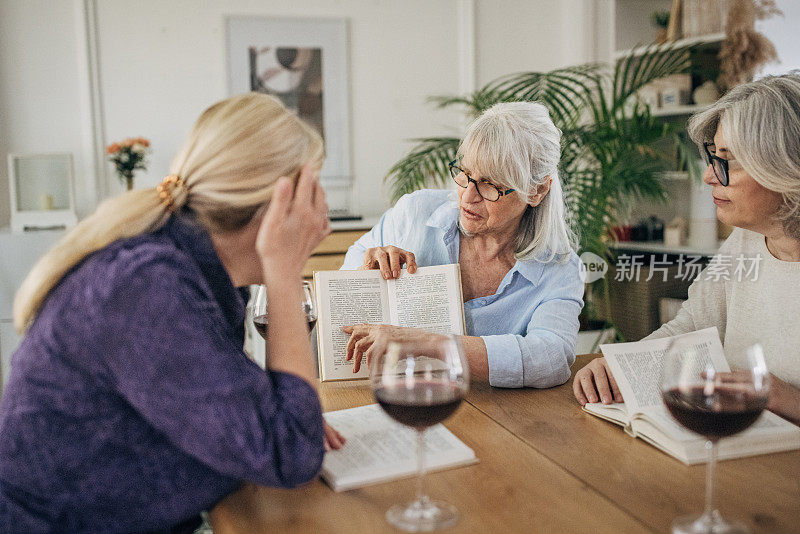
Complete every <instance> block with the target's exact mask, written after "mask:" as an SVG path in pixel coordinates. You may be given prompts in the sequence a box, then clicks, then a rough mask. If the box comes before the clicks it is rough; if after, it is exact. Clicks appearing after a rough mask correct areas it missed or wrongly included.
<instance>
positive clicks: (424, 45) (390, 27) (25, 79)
mask: <svg viewBox="0 0 800 534" xmlns="http://www.w3.org/2000/svg"><path fill="white" fill-rule="evenodd" d="M86 1H87V0H0V157H1V158H3V161H4V160H5V156H6V153H7V152H9V151H21V152H50V151H67V152H72V153H74V154H75V155H76V166H77V174H78V186H77V197H78V208H79V214H81V215H85V214H86V213H88V212H89V211H91V209H92V208H93V207H94V204H95V175H94V169H93V162H94V159H93V156H94V154H93V151H92V143H93V139H92V136H93V130H92V124H93V122H92V121H93V115H92V110H91V100H90V97H91V94H92V92H91V90H90V86H89V71H88V68H89V65H90V63H89V62H88V61H87V59H86V58H87V48H86V29H85V25H84V17H83V9H84V3H85V2H86ZM598 1H599V2H603V1H605V0H563V1H560V2H555V1H549V0H499V1H498V0H303V1H302V2H298V1H296V0H269V1H267V0H207V1H203V2H198V1H195V0H169V1H163V0H136V1H131V0H99V1H97V2H96V4H95V5H96V27H97V52H98V55H99V59H98V65H99V84H98V85H99V94H100V95H101V96H102V107H101V110H100V111H101V113H100V114H99V116H100V119H101V120H100V121H99V123H98V127H99V128H98V131H99V132H100V134H102V135H104V137H102V138H101V139H100V143H105V144H107V143H110V142H111V141H115V140H119V139H121V138H124V137H129V136H134V135H142V136H145V137H148V138H150V140H151V141H152V142H153V145H154V151H153V156H152V158H151V163H150V169H149V170H148V172H147V173H140V174H139V175H137V186H140V187H144V186H153V185H155V184H156V183H157V182H158V181H159V180H160V179H161V177H162V176H163V175H164V174H166V172H167V170H168V166H169V162H170V160H171V158H172V156H173V154H174V153H175V151H176V150H177V147H178V145H179V144H180V142H181V140H182V139H183V137H184V136H185V134H186V132H187V131H188V129H189V128H190V127H191V124H192V122H193V121H194V120H195V118H196V117H197V116H198V115H199V113H200V112H201V111H202V110H203V109H204V108H205V107H207V106H208V105H210V104H211V103H213V102H215V101H216V100H219V99H221V98H224V97H226V96H227V89H226V65H225V53H226V51H225V40H224V39H225V26H224V24H225V17H226V16H227V15H232V14H236V15H259V16H262V15H263V16H293V17H344V18H347V20H348V24H349V41H350V42H349V57H350V70H351V81H350V86H351V100H350V107H351V121H350V130H351V143H350V144H351V150H352V163H353V167H352V168H353V174H354V175H355V180H356V189H357V200H358V207H359V208H360V211H361V212H362V213H363V214H364V215H374V214H377V213H380V212H381V211H383V210H384V209H385V208H386V207H387V206H388V188H386V187H385V186H384V183H383V176H384V175H385V173H386V171H387V170H388V168H389V167H390V166H391V165H392V164H393V163H394V162H395V161H397V160H398V159H399V158H400V157H402V155H404V153H405V152H406V151H407V150H408V148H409V147H410V146H411V145H410V144H409V143H408V142H407V141H406V140H407V139H409V138H414V137H420V136H427V135H438V134H456V135H457V134H458V133H459V131H460V128H461V126H462V118H461V115H460V110H458V109H450V110H438V109H436V108H435V107H433V106H431V105H429V104H427V103H426V101H425V100H426V98H427V97H428V96H430V95H438V94H456V93H459V92H460V90H461V88H462V87H465V86H468V85H469V82H470V81H472V80H469V78H470V77H474V81H475V82H476V83H478V84H483V83H485V82H487V81H489V80H490V79H492V78H494V77H496V76H500V75H503V74H507V73H509V72H514V71H521V70H545V69H550V68H554V67H559V66H563V65H566V64H573V63H582V62H585V61H588V60H591V59H595V47H594V46H593V39H594V37H593V35H594V20H593V17H594V12H595V8H596V5H597V4H596V2H598ZM88 3H89V4H90V5H91V4H94V2H92V1H89V2H88ZM469 12H472V13H474V20H475V29H474V34H473V35H472V36H471V37H472V39H464V35H461V33H463V31H464V30H463V29H462V26H461V22H460V20H463V17H461V15H463V14H464V13H469ZM470 42H472V44H473V45H474V46H475V50H474V55H472V56H471V55H470V54H469V53H467V54H466V55H465V49H464V47H465V46H469V45H470ZM465 57H466V58H467V59H471V58H474V63H475V64H474V65H473V66H472V68H469V65H467V66H465V64H464V58H465ZM465 77H466V79H467V82H465ZM0 169H2V170H0V227H2V226H4V225H7V224H8V207H7V200H6V199H7V198H8V192H7V188H8V185H7V177H6V171H5V165H4V164H3V165H2V166H0ZM103 172H104V173H105V174H106V176H105V178H103V177H101V179H100V180H101V182H102V183H103V184H104V185H105V186H106V187H107V188H108V190H109V191H110V192H111V193H116V192H118V191H120V186H119V185H118V184H117V183H116V181H115V178H114V176H113V173H112V172H110V167H109V166H106V167H105V168H104V169H103ZM104 179H105V181H103V180H104Z"/></svg>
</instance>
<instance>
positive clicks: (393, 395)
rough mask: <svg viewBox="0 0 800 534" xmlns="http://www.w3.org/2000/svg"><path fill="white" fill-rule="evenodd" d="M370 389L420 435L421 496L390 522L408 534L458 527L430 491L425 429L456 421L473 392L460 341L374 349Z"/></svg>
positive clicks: (434, 338)
mask: <svg viewBox="0 0 800 534" xmlns="http://www.w3.org/2000/svg"><path fill="white" fill-rule="evenodd" d="M373 347H374V351H373V358H372V361H371V362H370V383H371V385H372V388H373V391H374V393H375V399H376V400H377V401H378V404H380V405H381V408H383V410H384V411H385V412H386V413H387V414H389V416H390V417H392V418H393V419H394V420H395V421H397V422H399V423H401V424H403V425H406V426H409V427H411V428H413V429H415V430H416V431H417V469H418V476H417V495H416V498H415V499H414V500H413V501H411V502H408V503H404V504H398V505H395V506H393V507H392V508H390V509H389V510H388V511H387V512H386V519H387V521H388V522H389V523H390V524H392V525H393V526H395V527H397V528H399V529H400V530H404V531H406V532H429V531H431V530H437V529H440V528H446V527H449V526H451V525H453V524H454V523H455V522H456V520H457V519H458V510H456V508H455V507H454V506H453V505H451V504H448V503H445V502H442V501H434V500H432V499H431V498H430V497H428V496H427V494H426V493H425V489H424V480H425V429H427V428H428V427H430V426H432V425H435V424H437V423H440V422H442V421H444V420H445V419H447V418H448V417H450V416H451V415H452V414H453V413H454V412H455V411H456V409H457V408H458V406H459V405H460V404H461V400H462V399H463V398H464V395H466V393H467V389H468V388H469V369H468V367H467V361H466V359H465V358H464V353H463V350H462V348H461V344H460V343H459V341H458V340H457V339H456V338H455V337H453V336H444V335H438V334H431V335H430V336H428V337H426V338H425V339H421V340H416V341H409V342H391V343H388V344H385V345H382V344H381V343H380V341H379V340H378V341H376V342H375V345H373Z"/></svg>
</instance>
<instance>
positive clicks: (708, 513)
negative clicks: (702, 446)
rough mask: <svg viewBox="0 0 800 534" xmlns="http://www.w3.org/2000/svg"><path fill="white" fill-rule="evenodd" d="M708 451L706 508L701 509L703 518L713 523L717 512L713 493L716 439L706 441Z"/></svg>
mask: <svg viewBox="0 0 800 534" xmlns="http://www.w3.org/2000/svg"><path fill="white" fill-rule="evenodd" d="M706 450H707V451H708V464H707V465H706V508H705V511H703V520H704V521H705V522H706V523H713V522H714V521H715V519H716V518H715V516H716V514H717V503H716V500H715V493H714V475H715V474H716V470H717V440H708V441H706Z"/></svg>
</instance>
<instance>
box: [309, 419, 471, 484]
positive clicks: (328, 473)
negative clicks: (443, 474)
mask: <svg viewBox="0 0 800 534" xmlns="http://www.w3.org/2000/svg"><path fill="white" fill-rule="evenodd" d="M324 417H325V420H326V421H327V422H328V424H330V425H331V426H333V427H334V428H336V430H338V431H339V432H340V433H341V434H342V435H343V436H344V437H345V439H346V440H347V442H346V443H345V445H344V447H342V448H341V449H339V450H338V451H337V450H334V451H328V452H327V453H326V454H325V460H324V462H323V464H322V478H323V479H325V480H326V481H327V482H328V483H329V484H330V485H331V487H333V489H334V490H335V491H342V490H347V489H351V488H356V487H362V486H366V485H368V484H374V483H376V482H382V481H387V480H393V479H396V478H401V477H404V476H409V475H413V474H416V470H417V436H416V430H413V429H411V428H409V427H406V426H403V425H401V424H400V423H397V422H396V421H394V420H393V419H391V418H390V417H389V416H388V415H386V413H384V411H383V410H382V409H381V407H380V406H379V405H377V404H369V405H367V406H359V407H358V408H350V409H347V410H339V411H336V412H328V413H325V414H324ZM475 461H476V459H475V453H474V452H473V451H472V449H470V448H469V447H467V446H466V445H465V444H464V443H463V442H462V441H461V440H459V439H458V438H457V437H456V436H454V435H453V433H452V432H450V431H449V430H447V428H445V427H444V426H443V425H441V424H438V425H434V426H432V427H430V428H429V429H428V430H426V431H425V460H424V462H425V468H426V470H436V469H443V468H445V467H453V466H456V465H464V464H467V463H474V462H475Z"/></svg>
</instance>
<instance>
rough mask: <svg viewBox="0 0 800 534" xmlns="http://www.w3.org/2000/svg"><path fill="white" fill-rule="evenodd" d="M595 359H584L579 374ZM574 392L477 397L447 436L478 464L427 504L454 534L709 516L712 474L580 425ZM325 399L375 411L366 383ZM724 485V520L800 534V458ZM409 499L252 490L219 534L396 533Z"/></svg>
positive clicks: (606, 427)
mask: <svg viewBox="0 0 800 534" xmlns="http://www.w3.org/2000/svg"><path fill="white" fill-rule="evenodd" d="M590 359H591V356H590V355H587V356H579V357H578V361H577V362H576V363H575V365H574V366H573V373H574V372H575V370H577V369H580V368H581V367H583V366H584V365H586V363H588V362H589V360H590ZM571 385H572V381H571V380H570V381H569V382H567V383H566V384H564V385H562V386H560V387H556V388H552V389H548V390H530V389H520V390H505V389H496V388H492V387H489V386H488V385H482V384H474V385H473V387H472V389H471V391H470V393H469V395H468V396H467V399H466V402H465V403H463V405H462V407H461V408H460V409H459V410H458V412H457V413H456V414H455V415H454V416H453V417H452V418H451V419H449V420H448V421H447V422H446V423H445V424H446V426H447V427H448V428H449V429H450V430H451V431H452V432H453V433H454V434H456V435H457V436H458V437H459V438H460V439H461V440H462V441H464V442H465V443H466V444H467V445H469V446H470V447H472V449H474V450H475V453H476V455H477V456H478V458H479V459H480V462H479V463H478V464H475V465H472V466H467V467H462V468H458V469H452V470H448V471H442V472H438V473H432V474H429V475H428V477H427V489H428V491H429V493H430V494H431V495H432V496H434V497H439V498H442V499H445V500H448V501H449V502H451V503H453V504H455V505H456V506H457V507H458V509H459V511H460V512H461V519H460V521H459V523H458V524H457V525H456V526H455V527H453V528H452V529H449V530H448V531H447V532H495V531H502V532H592V533H598V532H620V533H621V532H667V531H669V525H670V523H671V522H672V520H673V518H675V517H676V516H678V515H682V514H687V513H693V512H697V511H699V510H700V509H701V508H702V503H703V492H704V484H705V467H704V466H702V465H700V466H691V467H688V466H685V465H684V464H682V463H681V462H679V461H678V460H675V459H674V458H672V457H671V456H667V455H666V454H664V453H662V452H660V451H659V450H657V449H655V448H654V447H652V446H650V445H648V444H646V443H644V442H643V441H641V440H638V439H633V438H631V437H629V436H628V435H626V434H625V433H624V432H623V431H622V429H621V428H619V427H617V426H615V425H612V424H610V423H607V422H605V421H603V420H601V419H598V418H596V417H593V416H591V415H589V414H587V413H584V412H583V411H582V410H580V408H579V406H578V404H577V402H576V401H575V399H574V398H573V396H572V389H571ZM320 396H321V399H322V404H323V407H324V409H325V410H326V411H328V410H339V409H343V408H350V407H354V406H359V405H362V404H370V403H372V402H374V400H373V397H372V393H371V391H370V390H369V386H368V385H367V384H365V383H363V382H356V383H353V382H350V383H326V384H323V385H322V387H321V388H320ZM717 482H718V501H719V505H720V509H721V511H722V513H723V514H728V515H730V516H735V517H736V518H737V519H739V520H742V521H744V522H746V523H748V524H749V525H750V527H751V528H752V529H753V530H754V531H755V532H765V533H766V532H769V533H772V532H800V451H794V452H787V453H779V454H771V455H766V456H757V457H753V458H743V459H739V460H733V461H726V462H720V464H719V466H718V476H717ZM413 493H414V480H413V479H406V480H399V481H395V482H390V483H385V484H379V485H376V486H370V487H366V488H362V489H359V490H352V491H348V492H344V493H334V492H333V491H332V490H331V489H330V488H329V487H328V486H327V485H326V484H325V483H323V482H321V481H319V480H318V481H315V482H313V483H311V484H309V485H307V486H305V487H303V488H299V489H295V490H278V489H272V488H263V487H255V486H246V487H244V488H243V489H241V490H240V491H238V492H236V493H234V494H233V495H231V496H229V497H228V498H226V499H225V500H223V501H222V502H221V503H220V504H219V505H218V506H217V507H216V508H214V510H213V511H212V513H211V521H212V525H213V527H214V531H215V533H216V534H227V533H248V534H251V533H252V534H255V533H261V532H346V533H348V534H352V533H360V532H370V533H372V532H394V531H395V530H394V529H393V528H392V527H390V526H389V525H388V524H387V523H386V522H385V520H384V512H385V511H386V509H387V508H389V507H390V506H391V505H392V504H395V503H397V502H398V501H401V500H406V499H409V498H411V497H412V496H413Z"/></svg>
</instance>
